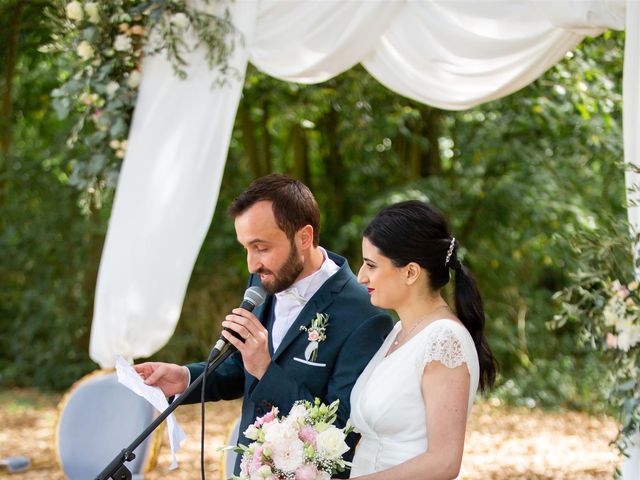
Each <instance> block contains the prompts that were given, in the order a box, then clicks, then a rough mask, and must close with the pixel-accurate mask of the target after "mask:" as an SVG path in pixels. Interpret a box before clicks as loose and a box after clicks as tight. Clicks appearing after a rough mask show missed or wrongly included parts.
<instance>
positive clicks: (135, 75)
mask: <svg viewBox="0 0 640 480" xmlns="http://www.w3.org/2000/svg"><path fill="white" fill-rule="evenodd" d="M140 77H141V75H140V72H139V71H138V70H134V71H133V72H131V73H130V74H129V77H128V78H127V85H129V86H130V87H131V88H137V87H138V85H140Z"/></svg>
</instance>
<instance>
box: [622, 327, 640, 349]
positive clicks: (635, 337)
mask: <svg viewBox="0 0 640 480" xmlns="http://www.w3.org/2000/svg"><path fill="white" fill-rule="evenodd" d="M618 329H619V333H618V348H619V349H620V350H623V351H625V352H628V351H629V349H630V348H631V347H633V346H635V345H637V344H638V342H640V326H638V325H635V324H634V323H633V321H632V320H629V319H625V321H624V322H621V323H620V324H619V325H618Z"/></svg>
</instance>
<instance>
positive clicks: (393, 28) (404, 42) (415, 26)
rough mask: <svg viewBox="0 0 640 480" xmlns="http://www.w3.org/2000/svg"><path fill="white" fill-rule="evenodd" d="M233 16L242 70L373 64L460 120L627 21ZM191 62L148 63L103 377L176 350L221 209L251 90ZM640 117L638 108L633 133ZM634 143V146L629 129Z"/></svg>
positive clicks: (440, 12)
mask: <svg viewBox="0 0 640 480" xmlns="http://www.w3.org/2000/svg"><path fill="white" fill-rule="evenodd" d="M231 5H232V9H233V12H232V13H233V19H234V23H235V25H236V26H237V27H238V28H239V29H240V30H241V31H242V32H243V34H244V37H245V45H246V46H245V47H244V48H243V47H240V46H239V47H237V49H236V53H235V55H234V59H233V62H234V65H235V66H236V68H238V69H239V70H240V71H241V72H244V71H245V68H246V63H247V59H250V61H251V62H252V63H253V64H254V65H255V66H256V67H257V68H259V69H261V70H262V71H264V72H267V73H269V74H270V75H273V76H275V77H277V78H281V79H284V80H290V81H296V82H303V83H312V82H321V81H324V80H326V79H328V78H331V77H332V76H335V75H337V74H339V73H341V72H343V71H345V70H347V69H349V68H351V67H352V66H353V65H355V64H357V63H358V62H361V63H362V64H363V65H364V66H365V68H366V69H367V70H368V71H369V72H371V74H372V75H373V76H374V77H375V78H376V79H378V80H379V81H380V82H381V83H383V84H384V85H386V86H388V87H389V88H391V89H393V90H395V91H397V92H399V93H401V94H402V95H405V96H407V97H410V98H414V99H417V100H419V101H422V102H425V103H428V104H430V105H434V106H437V107H441V108H447V109H463V108H468V107H472V106H474V105H477V104H479V103H482V102H485V101H488V100H491V99H494V98H498V97H502V96H505V95H507V94H509V93H511V92H513V91H515V90H517V89H519V88H522V87H523V86H525V85H527V84H528V83H530V82H532V81H533V80H535V79H536V78H537V77H538V76H539V75H540V74H542V73H543V72H544V71H545V70H547V69H548V68H550V67H551V66H552V65H553V64H554V63H555V62H557V61H558V60H559V59H560V58H562V56H563V55H564V54H565V52H566V51H568V50H570V49H571V48H573V47H574V46H575V45H576V44H577V43H578V42H579V41H580V40H581V39H582V38H583V35H584V33H585V32H587V33H591V34H595V33H598V32H600V31H602V29H604V28H624V25H622V24H621V22H622V21H623V20H624V17H625V15H624V3H623V2H609V1H606V0H602V1H585V2H580V1H564V2H547V1H540V2H534V1H524V0H520V1H516V0H512V1H509V2H505V1H480V0H475V1H464V2H462V1H456V2H448V1H426V0H414V1H375V0H370V1H343V0H339V1H321V0H313V1H295V2H294V1H280V0H262V1H254V0H236V1H235V2H233V3H232V4H231ZM627 19H628V15H627ZM627 28H629V26H628V27H627ZM634 28H635V29H636V30H635V32H637V26H634ZM627 55H629V52H627ZM633 55H634V59H633V60H634V61H635V63H633V65H631V64H630V65H631V66H630V67H629V70H631V72H629V71H625V77H626V76H627V75H628V76H629V78H635V80H631V81H632V82H634V83H633V86H635V87H636V93H637V70H638V69H637V60H636V59H637V50H635V53H634V54H633ZM189 60H190V61H191V66H190V69H189V76H188V78H187V79H186V80H179V79H177V78H175V77H174V76H173V74H172V69H171V66H170V65H169V64H168V63H167V61H166V60H165V59H164V58H163V57H162V56H156V57H153V58H149V59H147V60H146V61H145V62H144V70H143V77H142V85H141V89H140V95H139V100H138V104H137V106H136V112H135V118H134V123H133V127H132V130H131V132H130V138H129V150H128V152H127V156H126V158H125V161H124V164H123V168H122V172H121V175H120V180H119V184H118V188H117V193H116V199H115V203H114V206H113V211H112V216H111V220H110V224H109V231H108V234H107V239H106V242H105V246H104V251H103V256H102V261H101V264H100V271H99V276H98V285H97V289H96V301H95V312H94V320H93V325H92V332H91V345H90V355H91V358H92V359H94V360H95V361H96V362H98V363H99V364H100V365H101V366H103V367H109V366H113V364H114V361H115V357H116V356H117V355H123V356H124V357H125V358H129V359H133V358H138V357H144V356H148V355H151V354H153V353H154V352H156V351H157V350H158V349H160V348H161V347H162V346H163V345H164V344H165V343H166V342H167V341H168V340H169V338H170V337H171V335H172V333H173V331H174V329H175V326H176V324H177V321H178V318H179V315H180V310H181V308H182V301H183V298H184V293H185V290H186V287H187V283H188V281H189V277H190V274H191V270H192V267H193V264H194V262H195V259H196V257H197V254H198V251H199V249H200V245H201V243H202V240H203V238H204V235H205V234H206V231H207V229H208V226H209V223H210V221H211V217H212V215H213V211H214V208H215V203H216V200H217V194H218V189H219V185H220V181H221V177H222V173H223V169H224V164H225V159H226V153H227V148H228V144H229V138H230V135H231V129H232V126H233V121H234V117H235V113H236V108H237V104H238V101H239V97H240V93H241V85H242V82H241V81H240V82H234V83H233V85H231V86H230V87H226V88H224V89H220V88H212V87H211V86H212V84H213V82H214V79H215V75H216V74H215V73H214V72H210V71H208V70H207V68H206V65H205V62H204V60H203V59H202V57H201V56H200V55H197V54H194V55H191V56H190V57H189ZM629 61H630V60H629V58H628V57H627V62H629ZM634 75H635V77H634ZM625 82H626V78H625ZM627 90H628V88H627V84H626V83H625V95H626V94H627ZM633 99H635V102H636V103H637V100H638V97H637V95H635V96H634V97H633ZM626 101H627V97H625V102H626ZM634 105H635V104H634ZM634 105H632V107H633V108H635V112H636V113H633V117H629V115H631V113H629V111H628V110H629V109H628V106H627V105H625V128H626V122H630V123H631V124H632V127H631V128H633V130H632V132H635V131H636V125H637V123H633V122H637V119H636V115H637V111H638V106H637V105H635V106H634ZM625 135H626V136H627V137H629V136H630V135H631V136H632V137H633V135H632V134H631V133H629V130H627V129H625ZM628 140H629V142H631V140H630V139H628ZM633 141H634V142H635V138H634V139H633ZM625 146H626V148H628V149H629V150H628V153H629V152H631V155H632V157H628V160H629V161H630V160H631V159H633V158H636V157H637V155H638V152H637V146H636V145H635V143H634V144H633V145H625Z"/></svg>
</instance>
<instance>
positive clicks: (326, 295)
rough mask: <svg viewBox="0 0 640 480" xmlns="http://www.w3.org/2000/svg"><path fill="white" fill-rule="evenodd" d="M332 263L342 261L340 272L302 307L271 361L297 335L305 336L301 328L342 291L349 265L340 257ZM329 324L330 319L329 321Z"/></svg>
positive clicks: (336, 257)
mask: <svg viewBox="0 0 640 480" xmlns="http://www.w3.org/2000/svg"><path fill="white" fill-rule="evenodd" d="M332 259H333V260H334V261H336V260H338V261H339V260H342V265H341V266H340V270H338V271H337V272H336V273H335V274H334V275H332V276H331V277H330V278H328V279H327V281H326V282H325V283H324V285H322V286H321V287H320V289H319V290H318V291H317V292H316V293H315V295H314V296H313V297H311V299H310V300H309V301H308V302H307V304H306V305H305V306H304V308H303V309H302V311H301V312H300V314H299V315H298V318H296V320H295V322H293V324H292V325H291V327H290V328H289V330H288V331H287V333H286V334H285V336H284V338H283V339H282V342H281V343H280V345H279V346H278V349H277V350H276V351H275V353H273V354H272V357H271V358H272V361H276V360H277V359H278V357H279V356H280V355H282V352H284V351H285V350H286V349H287V347H288V346H289V344H291V342H293V341H294V340H295V339H296V338H297V337H298V335H306V333H305V332H302V331H301V330H300V327H302V326H309V325H310V324H311V320H313V319H314V318H315V316H316V314H317V313H323V312H324V310H326V308H327V307H328V306H329V305H331V303H333V301H334V299H335V296H336V295H337V294H338V293H339V292H340V291H341V290H342V287H343V286H344V284H345V283H346V282H347V281H348V280H349V277H350V276H351V275H352V273H351V270H350V269H349V265H348V264H347V262H346V260H345V259H344V258H342V257H338V256H337V255H336V256H333V258H332ZM336 263H338V262H336ZM329 323H331V319H329Z"/></svg>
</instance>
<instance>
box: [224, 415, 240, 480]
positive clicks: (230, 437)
mask: <svg viewBox="0 0 640 480" xmlns="http://www.w3.org/2000/svg"><path fill="white" fill-rule="evenodd" d="M239 435H240V418H238V419H237V420H236V421H235V422H234V424H233V426H232V427H231V429H230V430H229V433H228V434H227V443H226V445H236V444H237V443H238V436H239ZM237 457H238V454H237V453H236V452H234V451H233V450H231V449H229V450H224V451H223V452H222V468H220V473H221V474H222V479H223V480H227V479H228V478H229V477H231V476H232V475H233V469H234V468H235V466H236V458H237Z"/></svg>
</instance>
